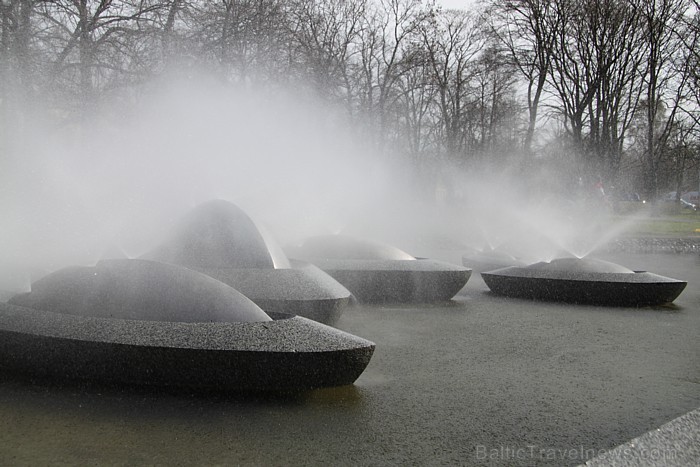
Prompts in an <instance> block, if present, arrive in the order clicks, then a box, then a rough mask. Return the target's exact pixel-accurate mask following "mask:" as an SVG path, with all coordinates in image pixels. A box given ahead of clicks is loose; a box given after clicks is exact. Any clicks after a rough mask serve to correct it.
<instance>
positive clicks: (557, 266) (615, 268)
mask: <svg viewBox="0 0 700 467" xmlns="http://www.w3.org/2000/svg"><path fill="white" fill-rule="evenodd" d="M528 269H531V270H533V271H562V272H569V273H603V274H608V273H614V274H634V271H633V270H631V269H629V268H626V267H624V266H621V265H619V264H615V263H611V262H609V261H604V260H602V259H593V258H557V259H553V260H552V261H549V262H541V263H535V264H532V265H530V266H528Z"/></svg>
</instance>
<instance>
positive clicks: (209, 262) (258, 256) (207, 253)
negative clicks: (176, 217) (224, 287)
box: [143, 200, 290, 269]
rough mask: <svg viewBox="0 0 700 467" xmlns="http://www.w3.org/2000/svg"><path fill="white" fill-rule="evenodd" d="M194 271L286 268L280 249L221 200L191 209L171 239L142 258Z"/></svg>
mask: <svg viewBox="0 0 700 467" xmlns="http://www.w3.org/2000/svg"><path fill="white" fill-rule="evenodd" d="M143 258H145V259H154V260H157V261H163V262H166V263H173V264H179V265H182V266H186V267H193V268H206V267H209V268H239V269H242V268H259V269H274V268H288V267H290V266H289V262H288V260H287V258H286V256H285V255H284V253H283V252H282V250H281V248H280V247H279V246H277V245H276V244H274V242H273V241H272V240H271V238H270V237H269V236H268V235H267V234H266V233H265V232H264V231H263V230H261V229H260V228H258V226H257V225H256V224H255V222H254V221H253V220H252V219H251V218H250V217H248V215H247V214H246V213H245V212H243V210H242V209H240V208H239V207H238V206H236V205H235V204H233V203H230V202H228V201H224V200H213V201H209V202H206V203H203V204H201V205H199V206H197V207H196V208H194V209H193V210H191V211H190V212H189V213H188V214H187V215H185V217H184V218H183V219H182V221H181V222H180V224H179V226H178V227H177V228H176V229H175V231H174V232H173V234H172V235H171V237H170V238H169V239H168V240H167V241H165V242H164V243H163V244H161V245H160V246H158V247H157V248H156V249H155V250H153V251H151V252H149V253H147V254H146V255H144V256H143Z"/></svg>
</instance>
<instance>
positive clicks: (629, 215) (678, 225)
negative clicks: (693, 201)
mask: <svg viewBox="0 0 700 467" xmlns="http://www.w3.org/2000/svg"><path fill="white" fill-rule="evenodd" d="M612 220H613V222H615V223H617V224H627V225H625V228H624V233H623V235H624V236H628V237H648V236H656V237H696V236H697V237H700V212H693V211H691V210H689V209H680V208H676V207H675V206H662V207H661V208H658V207H645V208H642V209H637V210H634V211H627V212H626V213H624V214H617V215H615V216H613V219H612Z"/></svg>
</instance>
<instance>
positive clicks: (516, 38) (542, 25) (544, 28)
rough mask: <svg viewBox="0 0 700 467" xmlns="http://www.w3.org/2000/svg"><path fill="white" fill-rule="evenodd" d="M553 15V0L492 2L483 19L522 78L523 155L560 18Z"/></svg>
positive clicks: (529, 141)
mask: <svg viewBox="0 0 700 467" xmlns="http://www.w3.org/2000/svg"><path fill="white" fill-rule="evenodd" d="M556 11H557V8H556V5H555V1H554V0H508V1H504V2H501V1H496V0H494V1H492V2H491V3H490V6H489V8H488V10H487V11H486V15H485V19H486V20H487V23H488V24H489V26H490V30H491V33H492V34H493V36H494V37H495V38H497V40H498V43H499V44H500V46H501V47H503V48H504V49H505V50H506V51H507V52H508V55H509V58H510V61H511V62H512V63H513V64H514V65H515V67H516V68H517V70H518V71H519V72H520V73H521V75H522V76H523V77H524V78H525V83H526V86H527V109H528V121H527V128H526V130H525V137H524V141H523V149H524V151H525V153H526V154H532V141H533V138H534V134H535V128H536V127H537V118H538V111H539V105H540V100H541V99H542V95H543V92H544V90H545V85H546V82H547V76H548V74H549V72H550V68H551V64H552V54H553V52H554V41H555V40H556V39H557V32H558V31H559V21H560V20H561V16H560V15H558V14H556Z"/></svg>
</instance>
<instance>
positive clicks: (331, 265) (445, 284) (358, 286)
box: [314, 259, 471, 303]
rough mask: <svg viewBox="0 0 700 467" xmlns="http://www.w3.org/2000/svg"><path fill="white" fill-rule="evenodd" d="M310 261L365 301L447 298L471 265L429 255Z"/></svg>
mask: <svg viewBox="0 0 700 467" xmlns="http://www.w3.org/2000/svg"><path fill="white" fill-rule="evenodd" d="M314 263H315V264H316V265H317V266H318V267H320V268H321V269H322V270H323V271H325V272H326V273H328V274H329V275H330V276H332V277H333V278H334V279H335V280H337V281H338V282H340V283H341V284H343V285H344V286H345V287H347V289H348V290H350V292H352V294H353V295H354V296H355V297H357V299H358V300H359V301H361V302H365V303H430V302H440V301H446V300H450V299H451V298H452V297H454V296H455V294H457V292H459V291H460V290H461V289H462V287H464V285H465V284H466V283H467V281H468V280H469V277H470V276H471V269H467V268H464V267H461V266H456V265H453V264H449V263H445V262H442V261H435V260H430V259H417V260H358V259H347V260H341V259H318V260H314Z"/></svg>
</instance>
